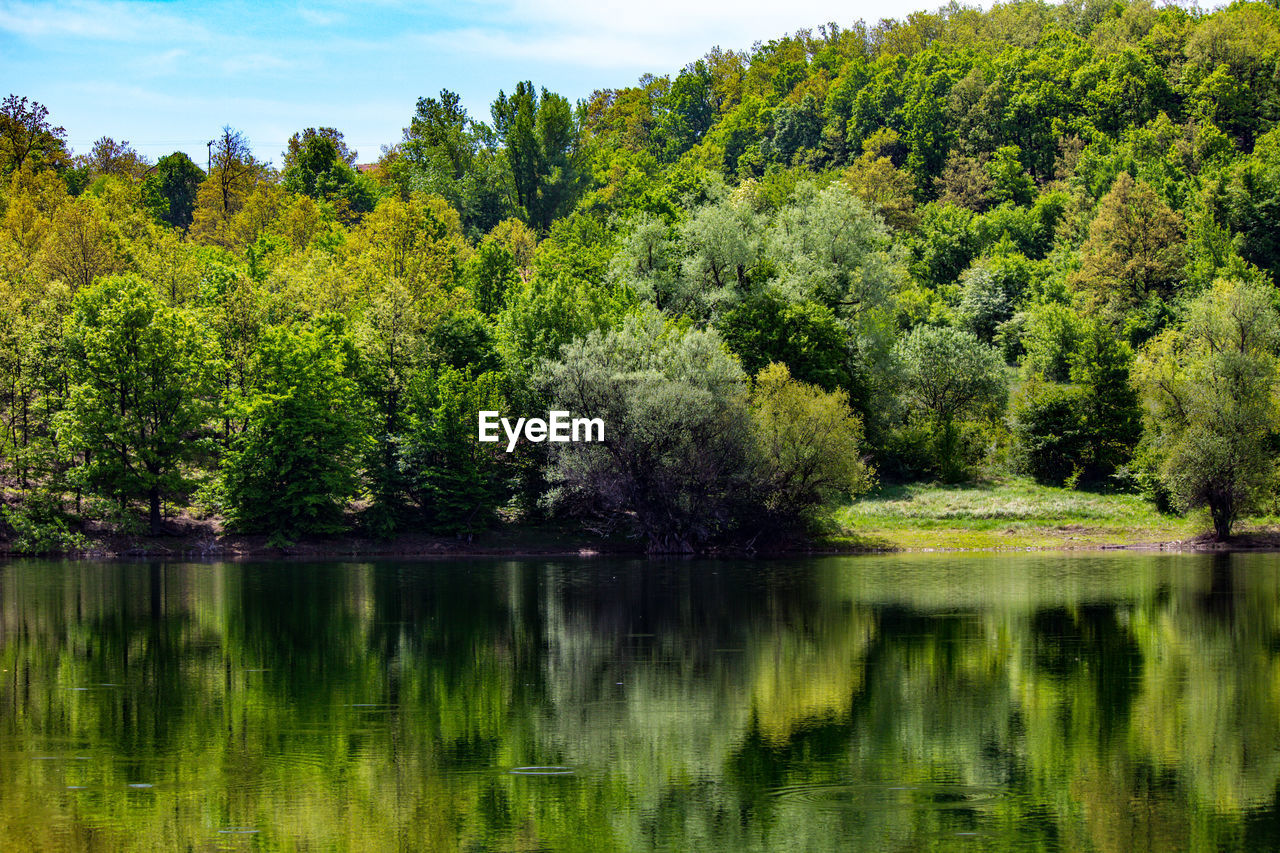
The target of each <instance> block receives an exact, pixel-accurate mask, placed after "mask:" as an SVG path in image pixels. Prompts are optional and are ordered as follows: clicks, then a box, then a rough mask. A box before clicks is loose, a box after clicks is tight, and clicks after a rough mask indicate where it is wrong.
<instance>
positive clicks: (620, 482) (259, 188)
mask: <svg viewBox="0 0 1280 853" xmlns="http://www.w3.org/2000/svg"><path fill="white" fill-rule="evenodd" d="M406 112H409V111H408V110H406ZM231 118H232V119H234V117H231ZM56 119H57V117H56V115H55V114H51V113H50V112H49V110H48V109H46V107H45V106H44V105H42V104H39V103H37V102H35V101H32V100H30V99H29V98H25V97H22V96H19V95H12V96H10V97H8V98H6V99H5V100H4V102H3V107H2V109H0V176H2V178H3V180H0V301H2V302H3V308H2V310H0V455H2V460H0V464H2V465H3V478H4V485H5V489H6V492H7V493H8V497H7V501H6V506H5V508H4V516H5V525H6V527H7V528H8V534H9V536H10V539H11V541H12V542H13V543H14V544H15V547H16V548H18V549H25V550H57V549H60V548H68V547H75V545H76V544H77V543H78V542H80V541H81V533H80V531H81V530H82V529H83V527H84V525H85V523H86V522H92V523H93V524H94V525H96V526H97V529H101V528H102V527H103V526H106V527H111V528H115V529H121V530H139V531H142V530H149V531H150V532H151V533H160V532H163V531H164V530H165V529H166V525H167V522H166V518H168V517H171V516H173V515H174V514H177V513H186V514H190V515H196V516H203V517H214V518H218V519H221V521H222V523H223V524H224V525H225V526H226V528H227V529H229V530H237V531H244V532H251V533H265V534H269V535H271V536H272V537H274V539H275V540H276V541H293V540H296V539H297V538H299V537H308V536H316V535H325V534H331V533H335V532H339V531H342V530H347V529H356V530H359V531H363V532H364V533H367V534H368V535H370V536H374V537H388V536H392V535H395V534H396V533H398V532H402V531H407V530H415V531H416V530H430V531H433V532H437V533H442V534H450V535H451V534H455V533H456V534H469V533H471V532H474V531H477V530H481V529H483V528H485V527H486V526H487V525H490V524H492V523H494V521H495V520H496V519H497V518H498V517H499V516H500V515H505V516H506V517H518V518H524V519H547V518H549V519H562V520H566V521H567V520H573V522H574V523H575V524H585V525H587V527H588V528H589V529H592V530H597V531H599V532H601V533H620V534H625V535H629V536H632V537H634V538H636V539H638V540H639V541H641V542H643V543H644V544H645V546H646V547H648V548H649V549H650V550H651V551H655V552H670V551H677V552H689V551H701V550H704V549H707V548H709V547H714V546H717V545H721V544H727V543H733V544H747V545H750V544H754V545H756V546H760V545H762V544H764V543H765V542H766V541H767V542H769V543H778V542H784V541H795V540H797V539H799V538H802V537H803V536H804V535H806V534H808V533H811V532H813V531H815V530H819V529H822V526H823V525H824V524H825V523H827V522H826V521H824V519H826V518H827V516H826V513H825V510H824V507H826V506H828V505H829V504H830V503H831V502H832V501H838V500H840V499H842V498H843V499H844V500H847V499H848V498H849V497H850V496H851V495H856V494H858V493H861V492H863V491H865V490H866V489H867V488H869V487H870V486H871V484H872V483H873V482H874V481H875V480H877V479H878V480H880V481H882V482H908V481H933V480H937V481H944V482H961V481H965V480H967V479H970V478H973V477H976V476H981V475H983V474H984V473H989V472H992V471H1019V472H1025V473H1028V474H1030V475H1032V476H1034V477H1035V478H1036V479H1037V480H1039V481H1041V482H1044V483H1052V484H1063V483H1066V484H1070V485H1072V486H1075V487H1077V488H1091V489H1102V490H1127V491H1134V492H1139V493H1142V494H1144V495H1146V496H1148V497H1149V498H1150V499H1151V500H1152V501H1154V502H1156V503H1157V504H1158V505H1159V506H1161V507H1162V508H1167V509H1170V510H1175V511H1180V510H1185V509H1193V508H1199V507H1206V508H1207V509H1208V510H1209V513H1210V516H1211V518H1212V522H1213V525H1214V528H1215V531H1216V533H1217V534H1218V535H1219V536H1220V537H1226V536H1228V535H1229V534H1230V532H1231V529H1232V526H1233V524H1234V523H1235V521H1236V520H1237V519H1238V518H1239V517H1240V516H1241V514H1242V513H1245V512H1248V511H1250V510H1253V509H1256V508H1259V507H1266V506H1268V505H1269V503H1270V501H1271V500H1272V495H1273V474H1274V470H1275V463H1276V450H1277V441H1276V439H1277V435H1280V409H1278V408H1277V398H1276V392H1277V385H1276V382H1277V353H1278V352H1280V314H1277V305H1280V301H1278V300H1277V290H1276V286H1275V277H1276V274H1277V271H1280V129H1277V128H1276V122H1277V120H1278V119H1280V10H1277V9H1274V8H1272V7H1270V6H1268V5H1264V4H1261V3H1237V4H1235V5H1232V6H1230V7H1228V8H1225V9H1223V10H1220V11H1216V12H1213V13H1211V14H1210V13H1202V12H1198V11H1189V10H1186V9H1182V8H1179V7H1177V6H1164V7H1156V6H1155V5H1153V4H1151V3H1148V2H1141V0H1139V2H1132V3H1128V4H1124V3H1119V2H1117V3H1102V2H1068V3H1065V4H1062V5H1050V4H1046V3H1041V2H1018V3H1010V4H1005V5H997V6H995V7H994V8H992V9H991V10H990V11H989V12H981V11H977V10H973V9H967V8H964V7H961V6H957V5H952V6H949V7H946V8H944V9H942V10H940V11H939V12H936V13H919V14H914V15H911V16H910V17H909V18H908V19H907V20H905V21H887V22H881V23H880V24H879V25H877V26H867V25H863V24H857V25H854V26H851V27H847V28H846V27H843V26H837V25H835V24H828V25H826V26H823V27H819V28H818V29H817V30H800V31H797V32H796V33H795V34H794V35H792V36H790V37H787V38H783V39H780V40H777V41H771V42H769V43H767V44H759V45H757V46H756V47H755V48H754V49H753V50H752V51H750V52H749V53H737V52H727V51H722V50H719V49H716V50H712V51H711V52H710V53H708V54H707V55H706V56H704V57H703V58H702V59H699V60H697V61H694V62H692V63H690V64H689V65H688V66H686V67H685V68H683V69H682V70H680V71H678V72H677V73H673V74H668V75H666V76H661V77H653V76H648V75H646V76H645V77H643V78H641V79H640V80H639V81H638V82H637V84H636V85H635V86H633V87H629V88H625V89H618V90H602V91H598V92H596V93H594V94H593V95H592V96H591V98H589V99H588V100H586V101H583V102H579V103H577V104H572V103H570V102H569V101H568V100H567V99H566V98H564V97H562V96H560V95H558V94H556V93H554V92H549V91H546V90H545V89H539V88H538V87H537V86H536V85H534V84H533V83H529V82H520V83H517V84H516V85H515V86H514V88H513V89H512V90H511V91H510V92H509V93H508V92H499V93H497V96H496V98H495V99H494V101H493V104H492V108H491V112H490V115H488V116H473V115H469V114H468V113H467V112H466V111H465V110H464V109H463V108H462V106H461V104H460V102H459V100H458V98H457V96H455V95H454V94H452V93H451V92H449V91H448V90H444V91H441V92H440V93H439V94H438V95H436V96H427V97H422V98H421V99H419V101H418V102H417V105H416V109H414V110H413V111H412V112H411V114H409V115H407V126H406V127H405V129H404V134H403V138H402V139H400V140H398V141H396V142H395V143H394V144H391V145H388V146H386V147H384V149H383V151H382V152H381V156H380V157H379V158H378V159H377V162H376V164H375V163H372V162H369V161H371V160H372V159H373V158H371V157H369V156H368V152H366V153H365V158H364V159H365V160H366V162H364V163H363V164H361V163H360V155H359V154H358V153H357V152H355V151H351V150H349V149H348V148H347V146H346V145H345V144H344V141H343V136H342V134H341V133H340V132H339V131H338V130H335V129H333V128H307V129H302V130H299V132H298V133H297V134H296V135H295V136H294V137H293V139H291V140H290V142H289V146H288V150H286V151H284V152H282V155H281V159H280V162H279V163H278V164H274V165H273V164H270V163H263V162H260V161H259V160H257V159H255V157H254V156H253V154H252V153H251V149H250V146H249V142H248V140H246V139H245V138H244V137H243V135H242V134H240V133H239V132H237V131H236V130H234V129H233V127H231V126H228V127H226V128H225V129H224V130H223V132H222V134H221V136H220V138H219V139H218V141H217V142H216V143H215V144H214V146H213V147H212V149H211V153H210V158H209V162H208V163H206V164H205V165H206V166H207V167H208V169H207V171H206V169H202V168H200V166H199V165H198V164H196V163H193V162H192V161H191V160H190V159H189V158H188V157H187V156H186V155H184V154H182V153H175V154H172V155H170V156H167V157H163V158H161V159H160V160H159V161H158V162H156V163H150V162H147V161H146V160H145V159H144V158H142V157H140V156H139V155H138V154H137V153H136V152H135V151H134V150H133V149H131V148H130V147H129V146H128V143H126V142H116V141H114V140H113V139H111V138H106V137H104V138H102V139H101V140H99V141H98V143H97V144H95V146H94V147H93V149H92V150H91V151H90V152H88V153H87V154H81V155H74V154H73V152H71V151H69V150H68V148H67V145H66V142H65V138H66V133H65V131H64V130H63V128H61V127H58V126H56ZM358 164H359V165H358ZM551 409H563V410H569V411H572V412H574V413H575V414H586V415H592V416H599V417H602V418H603V419H604V421H605V422H606V424H607V439H608V440H607V441H606V442H605V443H604V444H594V445H593V444H558V445H552V444H547V443H522V444H521V445H520V446H519V447H518V448H517V450H516V451H515V452H513V453H507V452H505V447H504V446H503V445H502V444H481V443H479V442H477V440H476V423H477V413H478V412H479V411H481V410H497V411H501V412H503V413H504V414H507V413H510V414H512V415H513V417H514V416H538V415H543V416H545V413H546V412H547V411H548V410H551Z"/></svg>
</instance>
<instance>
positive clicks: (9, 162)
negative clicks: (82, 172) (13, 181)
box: [0, 95, 70, 175]
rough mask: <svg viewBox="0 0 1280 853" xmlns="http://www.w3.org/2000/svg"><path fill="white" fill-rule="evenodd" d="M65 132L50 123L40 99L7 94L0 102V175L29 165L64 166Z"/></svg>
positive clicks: (65, 163) (33, 168)
mask: <svg viewBox="0 0 1280 853" xmlns="http://www.w3.org/2000/svg"><path fill="white" fill-rule="evenodd" d="M69 159H70V158H69V154H68V152H67V132H66V130H64V129H63V128H61V127H54V126H53V125H52V124H51V123H50V122H49V109H48V108H47V107H46V106H45V105H44V104H41V103H40V102H39V101H32V100H29V99H27V98H25V97H24V98H20V97H18V96H17V95H8V96H6V97H5V99H4V101H2V102H0V175H8V174H11V173H13V172H17V171H19V170H21V169H22V167H23V166H26V165H30V166H31V167H32V170H33V171H34V170H35V169H39V168H48V167H52V168H60V167H63V166H66V165H67V161H68V160H69Z"/></svg>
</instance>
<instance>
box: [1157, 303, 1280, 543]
mask: <svg viewBox="0 0 1280 853" xmlns="http://www.w3.org/2000/svg"><path fill="white" fill-rule="evenodd" d="M1278 336H1280V315H1278V314H1277V312H1276V309H1275V306H1274V302H1273V300H1272V294H1271V292H1269V290H1266V289H1263V288H1262V287H1258V286H1255V285H1249V284H1245V283H1242V282H1236V281H1225V280H1224V281H1219V282H1217V283H1216V284H1214V286H1213V288H1212V289H1211V290H1210V291H1208V292H1207V293H1205V294H1203V295H1202V296H1201V297H1200V298H1198V299H1197V300H1196V301H1195V302H1194V303H1193V304H1192V305H1191V307H1190V311H1189V313H1188V315H1187V318H1186V320H1185V322H1184V323H1183V324H1182V326H1181V327H1179V328H1177V329H1171V330H1169V331H1167V332H1164V333H1163V334H1161V335H1160V336H1158V337H1157V338H1155V339H1154V340H1152V341H1151V342H1150V343H1149V344H1148V345H1147V346H1146V347H1145V348H1144V349H1143V351H1142V353H1141V355H1140V357H1139V359H1138V362H1137V364H1136V366H1135V371H1134V375H1135V381H1136V382H1137V383H1138V386H1139V387H1140V388H1141V389H1142V393H1143V397H1144V399H1145V401H1146V404H1147V409H1148V414H1149V417H1150V420H1151V426H1152V436H1151V438H1152V445H1153V450H1154V452H1155V453H1156V454H1157V458H1158V459H1159V465H1160V468H1159V470H1160V475H1161V478H1162V479H1163V480H1164V482H1165V483H1166V484H1167V485H1168V487H1169V489H1170V490H1171V491H1172V492H1173V493H1174V494H1176V495H1177V496H1178V497H1179V499H1180V500H1181V502H1182V504H1183V505H1184V506H1186V507H1189V508H1190V507H1200V506H1205V507H1208V509H1209V514H1210V516H1211V517H1212V518H1213V527H1214V532H1215V533H1216V534H1217V536H1218V538H1219V539H1227V538H1229V537H1230V535H1231V532H1232V529H1233V527H1234V525H1235V522H1236V520H1237V519H1238V518H1239V517H1240V515H1241V514H1242V513H1243V512H1246V511H1248V510H1249V509H1251V508H1253V507H1256V506H1257V505H1258V504H1259V501H1260V500H1261V499H1262V497H1263V496H1264V495H1265V494H1266V493H1267V490H1268V489H1269V488H1270V487H1271V485H1272V482H1273V478H1274V474H1275V462H1274V460H1273V459H1272V458H1271V455H1270V453H1269V452H1268V448H1269V442H1270V439H1271V436H1272V435H1273V434H1274V433H1275V431H1276V430H1277V427H1278V426H1280V421H1278V420H1277V418H1278V417H1280V411H1278V410H1277V407H1276V379H1277V373H1276V348H1277V344H1278V343H1280V337H1278Z"/></svg>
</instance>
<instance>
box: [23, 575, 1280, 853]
mask: <svg viewBox="0 0 1280 853" xmlns="http://www.w3.org/2000/svg"><path fill="white" fill-rule="evenodd" d="M0 669H3V672H0V839H3V842H4V845H3V846H4V847H5V849H16V850H24V849H48V850H62V849H68V850H131V849H136V850H143V849H146V850H152V849H188V848H192V849H215V850H217V849H229V850H246V849H248V850H297V849H320V850H334V849H336V850H383V849H387V850H394V849H406V850H582V851H602V850H650V849H662V850H732V851H739V850H760V851H775V850H781V851H786V850H797V851H799V850H813V851H820V850H851V849H852V850H857V849H870V850H893V849H903V850H952V849H955V850H973V849H1025V850H1041V849H1043V850H1115V851H1129V850H1161V851H1163V850H1179V849H1186V850H1202V849H1250V850H1253V849H1274V848H1276V847H1277V846H1280V803H1278V800H1277V783H1278V782H1280V557H1277V556H1273V555H1235V556H1226V555H1218V556H1171V555H1134V554H1118V555H1104V554H1092V555H1016V556H993V555H964V556H943V555H924V556H886V557H859V558H827V559H817V560H807V561H794V562H732V563H731V562H718V563H711V562H673V563H663V562H616V561H583V562H545V561H542V562H533V561H529V562H503V561H487V562H482V561H468V562H434V563H377V564H354V563H348V564H335V563H324V564H303V563H254V564H213V565H191V564H181V565H178V564H170V565H161V564H152V565H147V564H89V563H35V562H30V563H13V564H8V565H5V566H0Z"/></svg>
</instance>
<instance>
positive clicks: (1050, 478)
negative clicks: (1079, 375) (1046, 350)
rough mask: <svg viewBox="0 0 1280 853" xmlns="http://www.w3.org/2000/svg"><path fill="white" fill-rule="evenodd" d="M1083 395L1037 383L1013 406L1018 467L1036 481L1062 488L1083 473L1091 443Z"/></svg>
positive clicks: (1067, 388)
mask: <svg viewBox="0 0 1280 853" xmlns="http://www.w3.org/2000/svg"><path fill="white" fill-rule="evenodd" d="M1082 412H1083V394H1082V393H1081V392H1080V391H1079V389H1076V388H1071V387H1068V386H1063V385H1054V384H1036V385H1033V386H1032V387H1031V388H1029V389H1028V390H1027V391H1026V392H1024V394H1023V395H1022V396H1021V397H1020V399H1019V400H1018V401H1017V403H1016V404H1015V406H1014V414H1013V434H1014V439H1015V441H1016V442H1017V448H1018V450H1017V454H1018V462H1019V467H1020V468H1021V469H1022V470H1023V471H1025V472H1026V473H1028V474H1030V475H1031V476H1032V477H1034V478H1035V480H1036V482H1038V483H1043V484H1045V485H1050V486H1061V485H1063V484H1064V483H1066V482H1067V481H1068V480H1069V479H1070V478H1071V477H1072V476H1073V475H1074V474H1076V473H1077V472H1078V471H1080V470H1081V466H1082V465H1083V464H1084V463H1085V461H1086V459H1087V453H1088V447H1089V442H1088V438H1087V436H1086V435H1085V426H1084V420H1083V417H1082Z"/></svg>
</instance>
